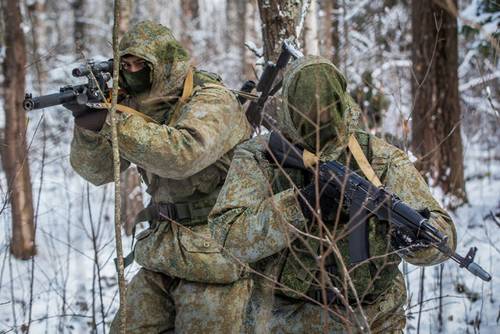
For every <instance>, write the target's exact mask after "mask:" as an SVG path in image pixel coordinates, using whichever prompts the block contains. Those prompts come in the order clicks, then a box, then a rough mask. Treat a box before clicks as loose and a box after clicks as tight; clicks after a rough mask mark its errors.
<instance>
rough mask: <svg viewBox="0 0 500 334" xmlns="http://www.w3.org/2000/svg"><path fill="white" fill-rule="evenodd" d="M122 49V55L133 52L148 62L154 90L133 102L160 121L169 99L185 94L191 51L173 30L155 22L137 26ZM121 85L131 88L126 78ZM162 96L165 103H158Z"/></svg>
mask: <svg viewBox="0 0 500 334" xmlns="http://www.w3.org/2000/svg"><path fill="white" fill-rule="evenodd" d="M119 49H120V57H122V56H124V55H128V54H130V55H134V56H137V57H140V58H142V59H144V60H146V61H147V64H148V66H149V67H150V70H151V72H150V76H151V78H150V80H151V89H150V90H149V91H148V92H146V93H143V94H140V95H138V96H134V98H133V100H134V101H133V103H132V105H133V106H134V107H136V108H138V109H139V110H141V111H142V112H144V113H146V114H148V115H149V116H151V117H153V118H155V119H156V120H160V119H161V118H162V117H163V116H164V115H163V114H165V112H166V111H167V110H168V109H170V107H171V104H169V103H165V101H172V100H174V101H175V99H176V98H177V97H178V96H180V94H181V93H182V86H183V83H184V79H185V77H186V74H187V72H188V69H189V54H188V52H187V51H186V49H184V48H183V47H182V46H181V45H180V44H179V42H178V41H177V40H176V39H175V38H174V36H173V34H172V32H171V31H170V29H168V28H167V27H165V26H162V25H161V24H158V23H154V22H152V21H144V22H140V23H138V24H137V25H135V26H133V27H132V28H131V29H130V30H129V31H128V32H127V33H126V34H125V35H124V36H123V38H122V39H121V41H120V46H119ZM121 84H122V85H123V88H125V89H127V87H126V83H124V80H123V78H122V80H121ZM158 99H161V100H162V101H163V102H162V103H158ZM152 100H154V101H153V102H152Z"/></svg>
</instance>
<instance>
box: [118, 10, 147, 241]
mask: <svg viewBox="0 0 500 334" xmlns="http://www.w3.org/2000/svg"><path fill="white" fill-rule="evenodd" d="M133 5H134V3H133V0H124V2H123V3H122V6H121V8H120V23H119V29H118V30H119V35H120V36H123V34H125V33H126V32H127V31H128V30H129V25H130V19H131V14H132V13H133ZM120 178H121V181H120V182H121V197H122V201H121V216H122V218H121V221H122V223H123V225H124V229H125V234H126V235H132V233H133V231H134V227H135V217H136V216H137V214H138V213H139V211H141V210H142V209H144V204H143V202H142V200H143V196H142V189H141V177H140V175H139V173H138V172H137V169H135V168H128V169H127V170H126V171H125V172H124V173H122V174H121V175H120Z"/></svg>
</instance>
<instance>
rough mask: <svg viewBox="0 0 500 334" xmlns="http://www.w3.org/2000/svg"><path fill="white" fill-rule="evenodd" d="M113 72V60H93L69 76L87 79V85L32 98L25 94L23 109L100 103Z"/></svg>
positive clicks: (62, 88)
mask: <svg viewBox="0 0 500 334" xmlns="http://www.w3.org/2000/svg"><path fill="white" fill-rule="evenodd" d="M112 72H113V60H112V59H110V60H106V61H101V62H97V63H96V62H94V61H93V60H89V61H87V63H85V64H83V65H80V66H79V67H77V68H74V69H73V71H72V72H71V74H72V75H73V76H74V77H76V78H79V77H87V79H88V83H86V84H83V85H75V86H64V87H61V89H60V90H59V93H54V94H48V95H42V96H38V97H33V96H32V94H29V93H28V94H26V96H25V98H24V101H23V108H24V110H26V111H29V110H34V109H42V108H47V107H52V106H56V105H59V104H63V103H77V104H80V105H85V104H87V103H89V102H100V101H102V94H104V96H107V95H108V94H109V87H108V85H107V82H108V81H109V80H110V79H111V74H112Z"/></svg>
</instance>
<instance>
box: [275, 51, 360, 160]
mask: <svg viewBox="0 0 500 334" xmlns="http://www.w3.org/2000/svg"><path fill="white" fill-rule="evenodd" d="M346 86H347V85H346V80H345V78H344V76H343V75H342V74H341V73H340V71H339V70H338V69H337V68H336V67H335V66H334V65H333V64H332V63H331V62H330V61H328V60H327V59H325V58H321V57H318V56H307V57H304V58H301V59H299V60H297V61H295V62H293V63H292V64H291V65H290V68H289V69H288V70H287V72H286V73H285V76H284V79H283V90H282V103H281V107H280V112H278V114H277V115H275V118H276V121H277V123H278V124H277V125H278V128H279V129H280V130H281V131H282V132H283V133H284V135H285V136H286V137H288V138H289V139H290V140H291V141H292V142H294V143H298V144H301V145H303V146H304V147H306V148H307V149H309V150H311V151H313V152H315V151H318V149H319V151H321V152H322V156H325V157H326V156H328V158H329V159H332V158H336V156H337V155H338V152H339V151H340V150H342V149H344V148H345V146H346V145H347V141H348V137H349V135H350V134H351V133H352V132H353V131H354V130H355V128H356V126H357V122H358V118H359V108H358V107H357V105H356V104H355V103H354V101H353V100H352V98H351V97H350V95H349V93H347V92H346ZM316 124H318V125H319V127H318V126H317V125H316ZM318 129H319V146H320V147H319V148H317V147H316V146H317V145H316V136H317V130H318Z"/></svg>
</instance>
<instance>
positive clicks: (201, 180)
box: [70, 21, 251, 278]
mask: <svg viewBox="0 0 500 334" xmlns="http://www.w3.org/2000/svg"><path fill="white" fill-rule="evenodd" d="M120 54H121V55H126V54H131V55H135V56H138V57H141V58H143V59H145V60H146V61H147V64H148V65H147V66H150V69H151V81H152V87H151V90H150V91H149V92H147V93H143V94H142V95H139V96H123V97H122V102H121V103H122V104H125V105H128V106H130V107H133V108H135V109H136V110H138V111H140V112H142V113H144V114H146V115H148V116H150V117H151V118H153V119H154V120H155V121H156V122H155V123H153V122H149V123H148V122H146V121H145V120H144V119H142V118H141V117H138V116H134V115H132V116H130V115H124V114H120V115H119V116H120V117H119V120H118V123H117V129H118V144H119V150H120V156H121V168H122V170H124V169H126V168H128V167H129V165H130V164H131V163H133V164H135V165H137V167H139V170H140V171H141V174H142V176H143V180H144V181H145V182H146V184H147V186H148V189H147V191H148V193H149V194H150V195H151V196H152V201H153V203H162V202H168V203H182V204H186V203H187V204H188V205H190V206H189V208H190V209H191V208H192V209H193V211H194V210H197V209H201V210H199V211H201V217H197V220H198V222H197V224H203V223H205V224H206V215H207V214H208V211H209V209H210V208H211V207H212V206H213V204H214V202H215V198H216V197H217V194H218V191H219V189H220V187H221V186H222V184H223V182H224V179H225V176H226V173H227V169H228V167H229V163H230V158H231V155H232V150H233V148H234V147H235V146H236V145H237V144H238V143H240V142H242V141H243V140H246V139H247V138H248V137H249V135H250V133H251V127H250V125H249V124H248V122H247V120H246V117H245V114H244V112H243V110H242V108H241V106H240V105H239V103H238V101H237V99H236V97H235V95H234V94H233V93H232V92H230V91H229V90H228V89H226V88H225V87H224V86H223V85H222V84H221V83H220V80H218V79H217V78H216V77H214V75H210V74H207V73H206V72H201V71H195V72H194V86H195V87H194V91H193V94H192V95H191V96H190V97H189V99H188V100H187V101H186V102H185V103H184V104H183V105H182V106H180V107H178V103H180V102H179V97H180V95H181V94H182V91H183V83H184V80H185V78H186V75H187V73H188V70H189V67H190V64H189V58H188V55H187V52H186V51H185V50H184V49H183V48H182V47H181V46H180V45H179V44H178V43H177V41H175V39H174V37H173V36H172V34H171V32H170V30H169V29H168V28H166V27H163V26H161V25H159V24H156V23H153V22H150V21H146V22H143V23H139V24H138V25H136V26H135V27H134V28H132V29H131V31H129V32H128V33H127V34H126V35H125V36H124V37H123V38H122V40H121V42H120ZM125 88H126V87H125ZM174 111H177V112H174ZM110 138H111V136H110V126H109V124H107V123H106V124H105V125H104V127H103V129H102V130H101V131H100V132H99V133H96V132H92V131H89V130H86V129H83V128H79V127H78V126H75V129H74V137H73V141H72V143H71V154H70V162H71V165H72V166H73V168H74V169H75V171H76V172H77V173H78V174H80V175H81V176H82V177H83V178H85V179H86V180H88V181H89V182H91V183H93V184H94V185H102V184H105V183H107V182H111V181H112V180H113V168H112V167H113V159H112V148H111V142H110ZM207 208H208V210H203V209H207ZM203 212H205V213H203ZM203 214H204V217H203ZM191 220H192V219H191ZM179 223H181V224H184V223H185V225H193V222H192V221H186V222H179ZM163 225H168V224H163ZM205 226H206V225H205ZM163 228H165V226H162V227H161V229H163ZM172 228H177V227H172ZM157 232H158V233H157ZM170 232H171V233H170V237H171V238H172V240H169V242H170V244H175V243H176V242H175V240H177V238H178V234H176V232H175V231H172V230H170ZM198 232H199V233H201V234H202V235H204V236H208V235H209V233H208V230H207V229H206V228H205V230H199V231H198ZM155 233H156V234H160V232H159V231H158V226H156V227H155V229H154V231H153V230H152V229H149V230H148V231H147V233H145V234H143V235H142V237H141V238H143V239H145V242H143V244H148V243H154V242H155V240H153V239H154V238H152V237H149V238H146V235H149V234H151V235H154V234H155ZM174 239H175V240H174ZM184 239H188V240H189V239H190V236H188V235H185V236H184ZM156 241H157V240H156ZM198 243H201V244H202V245H204V244H206V242H205V241H204V240H199V241H198ZM201 247H203V246H201ZM150 251H151V252H149V253H148V254H147V255H144V257H145V258H156V259H158V261H160V260H161V256H160V255H158V254H155V253H154V251H155V250H154V249H153V250H150ZM136 255H137V253H136ZM177 255H178V254H177ZM177 255H176V254H172V255H171V256H172V257H173V256H177ZM163 256H168V255H167V254H163ZM164 260H165V261H164V262H165V263H164V265H165V267H168V265H169V262H168V261H169V260H172V261H173V259H171V258H170V259H164ZM177 265H178V267H179V270H181V267H182V266H183V264H181V263H177ZM148 269H151V270H155V271H161V270H160V269H158V268H156V267H154V266H153V267H152V268H148ZM174 269H175V268H174ZM167 274H173V275H174V276H176V272H175V270H174V272H173V273H169V272H167ZM179 276H189V274H182V273H181V274H179ZM187 278H189V277H187Z"/></svg>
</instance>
